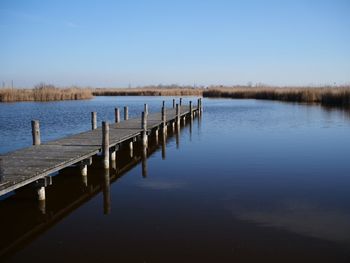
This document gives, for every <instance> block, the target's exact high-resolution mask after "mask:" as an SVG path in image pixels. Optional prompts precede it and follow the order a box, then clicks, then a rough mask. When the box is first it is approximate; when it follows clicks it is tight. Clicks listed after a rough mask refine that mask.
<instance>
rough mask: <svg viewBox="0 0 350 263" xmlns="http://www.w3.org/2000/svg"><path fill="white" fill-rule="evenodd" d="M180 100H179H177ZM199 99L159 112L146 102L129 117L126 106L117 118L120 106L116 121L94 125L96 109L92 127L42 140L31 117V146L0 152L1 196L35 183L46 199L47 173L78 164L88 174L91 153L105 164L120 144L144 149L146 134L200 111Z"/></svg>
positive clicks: (106, 166)
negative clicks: (137, 113) (138, 143)
mask: <svg viewBox="0 0 350 263" xmlns="http://www.w3.org/2000/svg"><path fill="white" fill-rule="evenodd" d="M180 103H181V100H180ZM201 111H202V106H201V99H198V102H197V106H196V107H193V106H192V102H190V104H189V105H186V106H185V105H180V104H176V107H175V100H173V108H165V103H164V101H163V107H162V111H161V112H157V113H150V114H149V113H148V107H147V104H145V108H144V112H142V114H141V116H142V117H141V118H135V119H129V118H128V108H127V107H124V120H123V121H121V120H120V116H119V115H120V112H119V109H117V108H116V109H115V123H112V124H108V123H107V122H102V127H97V125H96V113H92V115H91V116H92V120H91V123H92V130H90V131H87V132H82V133H79V134H75V135H72V136H68V137H65V138H62V139H58V140H54V141H49V142H45V143H41V140H40V129H39V123H38V122H37V121H32V134H33V146H31V147H28V148H25V149H21V150H17V151H14V152H10V153H7V154H4V155H0V196H2V195H5V194H7V193H9V192H12V191H14V190H16V189H18V188H20V187H23V186H26V185H28V184H35V185H36V188H37V190H38V198H39V200H45V187H46V186H47V185H48V184H50V183H51V177H50V175H51V174H53V173H55V172H57V171H59V170H61V169H64V168H66V167H68V166H71V165H74V164H79V165H80V167H81V173H82V175H83V176H84V175H85V176H86V175H87V166H88V165H89V164H91V160H92V158H91V157H92V156H94V155H96V154H98V153H99V152H102V154H103V156H104V167H105V168H106V169H108V168H109V162H110V160H111V161H113V160H115V158H117V151H118V149H119V147H120V146H121V145H122V144H127V145H128V147H129V148H130V151H132V150H133V143H134V142H136V141H137V140H141V141H142V144H143V146H144V148H145V149H147V138H148V135H151V134H154V135H155V136H157V137H158V132H159V131H160V132H162V133H166V131H167V127H172V128H175V127H176V126H177V127H179V126H180V125H181V122H182V121H185V119H186V118H193V117H194V116H195V115H196V114H201Z"/></svg>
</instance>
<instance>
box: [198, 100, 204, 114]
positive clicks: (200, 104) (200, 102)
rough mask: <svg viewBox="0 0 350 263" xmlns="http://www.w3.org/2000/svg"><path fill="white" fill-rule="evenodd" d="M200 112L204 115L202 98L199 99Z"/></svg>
mask: <svg viewBox="0 0 350 263" xmlns="http://www.w3.org/2000/svg"><path fill="white" fill-rule="evenodd" d="M199 111H200V113H202V111H203V107H202V98H199Z"/></svg>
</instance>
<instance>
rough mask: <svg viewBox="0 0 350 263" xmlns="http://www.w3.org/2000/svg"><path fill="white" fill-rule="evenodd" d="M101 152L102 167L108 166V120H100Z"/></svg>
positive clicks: (106, 167)
mask: <svg viewBox="0 0 350 263" xmlns="http://www.w3.org/2000/svg"><path fill="white" fill-rule="evenodd" d="M102 154H103V167H104V168H105V169H108V168H109V125H108V122H106V121H103V122H102Z"/></svg>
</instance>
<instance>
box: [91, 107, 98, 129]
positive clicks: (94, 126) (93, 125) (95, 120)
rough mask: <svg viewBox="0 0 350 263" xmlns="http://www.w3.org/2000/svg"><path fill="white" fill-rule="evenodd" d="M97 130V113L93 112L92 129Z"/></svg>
mask: <svg viewBox="0 0 350 263" xmlns="http://www.w3.org/2000/svg"><path fill="white" fill-rule="evenodd" d="M96 128H97V113H96V112H95V111H93V112H91V129H92V130H95V129H96Z"/></svg>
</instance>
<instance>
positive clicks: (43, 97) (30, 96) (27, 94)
mask: <svg viewBox="0 0 350 263" xmlns="http://www.w3.org/2000/svg"><path fill="white" fill-rule="evenodd" d="M92 97H93V96H92V92H91V90H90V89H87V88H86V89H83V88H77V87H71V88H56V87H54V86H53V85H44V84H40V85H38V86H36V87H35V88H34V89H0V102H15V101H59V100H84V99H91V98H92Z"/></svg>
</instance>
